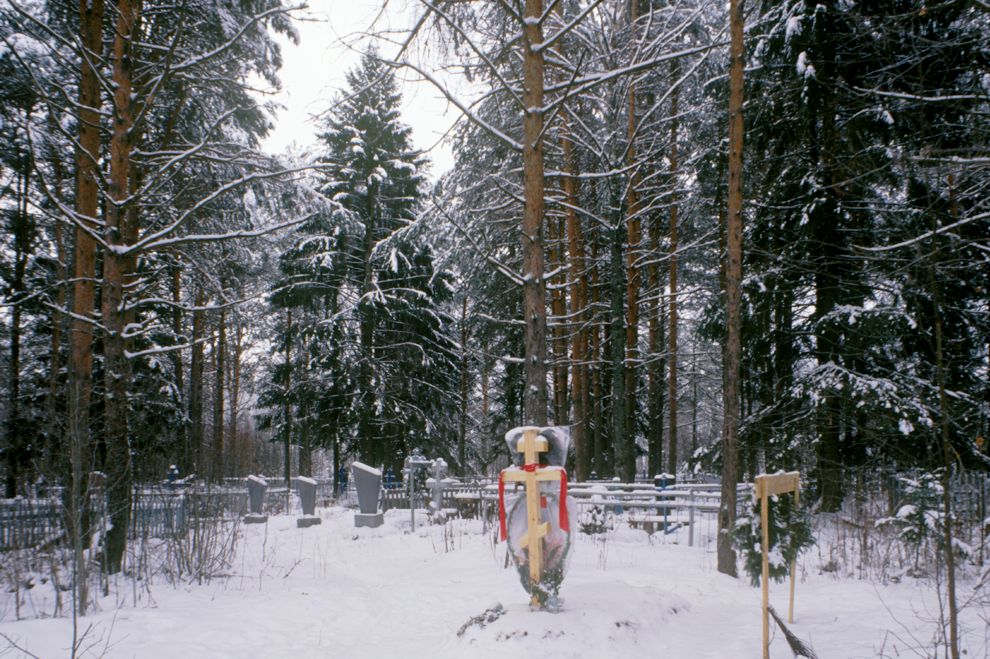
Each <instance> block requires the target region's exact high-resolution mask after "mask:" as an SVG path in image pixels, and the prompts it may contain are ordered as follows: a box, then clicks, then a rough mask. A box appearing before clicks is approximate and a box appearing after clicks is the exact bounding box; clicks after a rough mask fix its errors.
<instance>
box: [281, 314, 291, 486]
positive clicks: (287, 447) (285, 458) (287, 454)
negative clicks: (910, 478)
mask: <svg viewBox="0 0 990 659" xmlns="http://www.w3.org/2000/svg"><path fill="white" fill-rule="evenodd" d="M284 394H285V396H284V398H285V427H284V430H285V442H284V445H283V449H284V450H283V453H282V466H283V469H284V471H283V474H284V477H285V486H286V487H292V399H291V396H292V309H286V310H285V392H284Z"/></svg>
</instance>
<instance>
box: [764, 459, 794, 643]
mask: <svg viewBox="0 0 990 659" xmlns="http://www.w3.org/2000/svg"><path fill="white" fill-rule="evenodd" d="M753 486H754V489H755V494H756V496H757V497H758V498H759V499H760V531H761V534H762V539H763V542H762V545H763V570H762V575H761V577H760V586H761V589H762V591H763V659H770V609H769V607H770V558H769V553H770V497H771V496H774V495H777V494H789V493H792V492H793V493H794V505H795V507H796V506H797V505H798V504H799V503H800V500H801V499H800V497H801V474H800V473H799V472H796V471H790V472H787V473H785V474H773V475H767V474H763V475H760V476H757V477H756V480H755V482H754V483H753ZM796 572H797V559H796V558H793V559H791V589H790V590H791V597H790V605H789V607H788V613H787V622H794V579H795V576H796Z"/></svg>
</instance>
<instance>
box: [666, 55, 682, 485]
mask: <svg viewBox="0 0 990 659" xmlns="http://www.w3.org/2000/svg"><path fill="white" fill-rule="evenodd" d="M679 75H680V66H679V65H678V64H677V60H673V61H672V62H671V64H670V79H671V81H672V82H673V83H675V84H676V81H677V78H678V77H679ZM678 97H679V93H678V88H677V87H675V88H674V89H673V91H672V92H671V95H670V116H671V117H672V118H671V120H670V149H669V151H668V155H669V158H670V183H671V186H672V190H671V196H670V199H671V202H670V215H669V217H670V227H669V229H670V233H669V238H670V265H669V270H668V276H669V277H670V280H669V282H670V300H669V302H670V308H669V311H668V313H667V321H668V322H669V323H670V328H669V330H668V332H667V346H668V357H667V367H668V368H669V369H670V371H669V374H668V376H667V387H668V389H667V401H668V402H667V405H668V410H669V417H668V423H667V427H668V428H669V432H670V442H669V445H668V448H667V471H668V472H669V473H670V474H672V475H676V474H677V460H678V454H677V403H678V396H677V250H678V247H679V236H678V229H679V227H678V226H677V222H678V218H677V211H678V206H677V204H678V196H677V185H678V183H677V174H678V167H679V163H678V152H677V129H678V123H679V122H678V119H677V112H678V107H677V106H678Z"/></svg>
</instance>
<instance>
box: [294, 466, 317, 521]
mask: <svg viewBox="0 0 990 659" xmlns="http://www.w3.org/2000/svg"><path fill="white" fill-rule="evenodd" d="M296 490H297V491H298V492H299V504H300V505H301V506H302V511H303V516H302V517H300V518H298V519H297V520H296V526H297V527H299V528H303V529H304V528H307V527H309V526H316V525H317V524H321V523H322V522H323V520H322V519H320V518H319V517H317V515H316V481H315V480H313V479H312V478H308V477H306V476H300V477H299V478H297V479H296Z"/></svg>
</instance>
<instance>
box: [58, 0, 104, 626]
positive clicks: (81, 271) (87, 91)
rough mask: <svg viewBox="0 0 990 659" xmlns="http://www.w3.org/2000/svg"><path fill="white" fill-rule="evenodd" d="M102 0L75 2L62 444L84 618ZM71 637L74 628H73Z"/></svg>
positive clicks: (77, 594) (76, 608)
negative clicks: (76, 58)
mask: <svg viewBox="0 0 990 659" xmlns="http://www.w3.org/2000/svg"><path fill="white" fill-rule="evenodd" d="M103 14H104V5H103V0H80V2H79V19H80V23H79V31H80V37H81V39H80V41H81V42H82V51H83V56H82V58H81V71H80V79H79V121H78V126H79V139H78V146H77V148H76V206H75V211H76V219H75V246H74V249H73V265H72V321H71V323H70V325H69V362H68V387H67V392H66V415H67V417H68V421H67V426H66V437H67V440H66V444H67V445H68V448H69V460H68V464H66V468H65V469H64V471H66V472H68V473H67V479H66V480H67V481H68V482H69V484H70V485H69V488H68V489H66V491H65V494H64V498H65V502H66V506H65V508H66V510H67V511H68V515H69V524H68V528H69V532H70V534H71V536H72V541H73V555H74V571H75V574H74V584H75V592H74V597H75V606H74V607H73V615H76V614H79V615H84V614H85V613H86V605H87V601H88V591H87V587H86V586H87V569H86V565H87V564H86V561H85V559H84V556H83V546H84V541H85V538H87V537H88V535H89V529H88V528H87V527H88V526H89V524H88V521H87V517H88V514H87V510H88V507H89V506H88V498H87V496H86V480H87V472H88V471H89V467H90V465H91V463H92V457H91V452H92V448H91V441H90V439H91V438H90V429H89V411H90V399H91V396H92V391H93V387H92V385H93V381H92V380H93V315H94V305H95V301H96V239H95V237H94V236H95V234H96V232H97V231H98V230H99V228H98V227H99V226H100V224H102V222H101V221H100V219H99V218H98V217H97V214H98V213H99V204H98V197H97V194H98V191H99V185H98V181H99V177H100V166H99V159H100V114H99V110H100V79H99V73H98V71H97V70H96V63H97V62H98V61H100V58H101V57H102V51H103ZM73 630H74V632H73V633H75V625H73Z"/></svg>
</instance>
